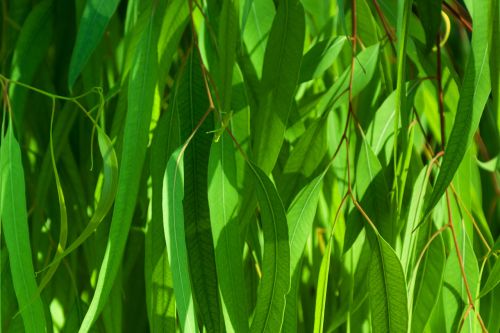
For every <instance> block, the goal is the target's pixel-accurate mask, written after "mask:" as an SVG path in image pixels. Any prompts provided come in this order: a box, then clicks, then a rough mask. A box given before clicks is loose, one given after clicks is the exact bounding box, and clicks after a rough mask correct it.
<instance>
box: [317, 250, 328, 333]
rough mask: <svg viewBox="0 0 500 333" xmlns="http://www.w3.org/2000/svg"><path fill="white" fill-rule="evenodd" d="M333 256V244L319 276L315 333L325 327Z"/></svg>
mask: <svg viewBox="0 0 500 333" xmlns="http://www.w3.org/2000/svg"><path fill="white" fill-rule="evenodd" d="M331 256H332V242H330V243H328V246H327V247H326V250H325V254H324V255H323V259H321V265H320V267H319V275H318V290H317V292H316V306H315V310H314V333H321V332H323V329H324V325H325V307H326V301H327V299H326V292H327V289H328V275H329V273H330V258H331Z"/></svg>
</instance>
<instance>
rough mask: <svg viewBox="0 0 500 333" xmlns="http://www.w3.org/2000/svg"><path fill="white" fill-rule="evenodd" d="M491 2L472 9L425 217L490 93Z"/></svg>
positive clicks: (459, 159)
mask: <svg viewBox="0 0 500 333" xmlns="http://www.w3.org/2000/svg"><path fill="white" fill-rule="evenodd" d="M490 7H491V2H490V1H485V3H484V4H481V5H477V6H474V13H473V21H474V32H473V34H472V49H471V54H470V55H469V59H468V60H467V65H466V67H465V74H464V78H463V82H462V87H461V89H460V100H459V102H458V109H457V114H456V116H455V122H454V123H453V129H452V130H451V134H450V138H449V139H448V144H447V145H446V147H445V154H444V158H443V163H442V164H441V167H440V169H439V174H438V177H437V180H436V183H435V184H434V189H433V191H432V194H431V196H430V198H429V200H428V202H427V204H426V209H425V215H428V214H429V213H430V211H431V210H432V208H434V206H435V205H436V204H437V203H438V202H439V199H440V198H441V196H442V195H443V194H444V192H445V191H446V188H447V187H448V185H449V184H450V183H451V181H452V179H453V176H454V175H455V173H456V171H457V169H458V167H459V165H460V163H461V162H462V160H463V158H464V156H465V153H466V151H467V149H468V147H469V144H470V142H471V140H472V136H473V135H474V133H475V132H476V130H477V128H478V126H479V120H480V119H481V115H482V114H483V110H484V107H485V105H486V101H487V99H488V96H489V94H490V91H491V86H490V72H489V59H488V55H489V52H490V45H489V40H488V29H489V27H490V22H491V20H490V16H491V8H490Z"/></svg>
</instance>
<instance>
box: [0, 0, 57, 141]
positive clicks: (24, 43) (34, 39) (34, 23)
mask: <svg viewBox="0 0 500 333" xmlns="http://www.w3.org/2000/svg"><path fill="white" fill-rule="evenodd" d="M53 15H54V6H53V1H52V0H44V1H42V2H40V3H38V4H37V5H36V6H35V8H33V10H32V11H31V13H30V15H29V16H28V18H27V19H26V21H25V22H24V24H23V27H22V29H21V33H20V35H19V39H18V40H17V43H16V48H15V51H14V55H13V58H12V71H11V79H12V80H16V81H21V82H23V83H25V84H31V83H32V81H33V80H34V79H35V75H36V72H37V70H38V68H39V67H40V65H41V64H42V62H43V59H44V58H45V56H46V54H47V50H48V49H49V46H50V43H51V41H52V35H53V26H52V23H53V22H52V21H53V19H54V16H53ZM9 96H10V103H11V105H12V109H13V112H14V122H15V125H16V127H17V128H19V129H21V130H22V129H23V127H24V112H25V107H26V102H27V100H26V98H27V96H28V90H27V89H26V88H24V87H20V86H18V85H15V84H14V85H12V86H11V87H10V91H9ZM20 133H24V131H22V132H20Z"/></svg>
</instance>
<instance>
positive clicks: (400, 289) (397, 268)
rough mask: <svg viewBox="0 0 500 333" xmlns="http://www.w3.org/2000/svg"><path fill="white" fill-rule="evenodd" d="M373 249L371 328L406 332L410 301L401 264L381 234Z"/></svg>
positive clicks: (376, 332)
mask: <svg viewBox="0 0 500 333" xmlns="http://www.w3.org/2000/svg"><path fill="white" fill-rule="evenodd" d="M372 250H373V252H372V264H371V265H370V273H369V274H370V275H369V279H370V280H369V288H370V309H371V313H372V330H373V332H375V333H378V332H390V333H398V332H406V331H407V329H408V304H407V296H406V284H405V277H404V273H403V268H402V267H401V263H400V261H399V259H398V257H397V255H396V253H395V252H394V250H393V249H392V248H391V246H390V245H389V244H387V242H386V241H385V240H384V239H383V238H382V237H380V236H379V235H377V236H376V242H374V244H373V248H372Z"/></svg>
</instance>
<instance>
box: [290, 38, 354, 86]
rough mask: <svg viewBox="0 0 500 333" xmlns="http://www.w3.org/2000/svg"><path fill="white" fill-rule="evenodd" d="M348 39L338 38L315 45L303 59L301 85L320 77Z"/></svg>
mask: <svg viewBox="0 0 500 333" xmlns="http://www.w3.org/2000/svg"><path fill="white" fill-rule="evenodd" d="M346 40H347V38H346V37H345V36H338V37H335V38H331V39H326V40H323V41H320V42H318V43H315V44H314V45H313V46H312V47H311V49H310V50H309V51H307V53H306V54H304V58H303V59H302V64H301V66H300V74H299V83H302V82H306V81H309V80H312V79H316V78H318V77H320V76H321V75H322V74H323V73H324V72H325V71H326V70H327V69H328V68H329V67H331V66H332V64H333V62H334V61H335V59H336V58H337V56H338V55H339V53H340V51H342V49H343V48H344V44H345V42H346Z"/></svg>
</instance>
